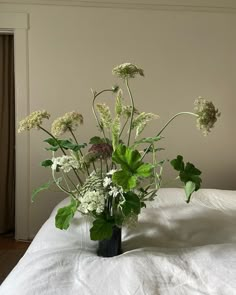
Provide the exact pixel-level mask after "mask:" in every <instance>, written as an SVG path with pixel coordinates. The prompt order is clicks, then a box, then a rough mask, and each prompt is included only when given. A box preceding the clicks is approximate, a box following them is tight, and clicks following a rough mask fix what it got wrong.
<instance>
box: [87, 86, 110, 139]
mask: <svg viewBox="0 0 236 295" xmlns="http://www.w3.org/2000/svg"><path fill="white" fill-rule="evenodd" d="M104 92H113V90H112V89H104V90H102V91H100V92H98V93H95V92H93V90H92V93H93V102H92V111H93V114H94V117H95V119H96V121H97V123H98V127H99V128H100V130H101V132H102V133H103V137H104V139H105V140H106V135H105V132H104V129H103V127H102V125H101V122H100V121H99V118H98V115H97V113H96V111H95V100H96V98H97V97H98V96H99V95H100V94H102V93H104Z"/></svg>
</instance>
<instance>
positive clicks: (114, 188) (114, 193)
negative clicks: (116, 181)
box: [108, 186, 123, 197]
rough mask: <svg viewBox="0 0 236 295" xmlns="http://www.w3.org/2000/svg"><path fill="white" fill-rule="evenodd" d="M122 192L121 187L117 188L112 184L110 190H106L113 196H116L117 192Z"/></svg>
mask: <svg viewBox="0 0 236 295" xmlns="http://www.w3.org/2000/svg"><path fill="white" fill-rule="evenodd" d="M122 193H123V189H122V188H117V187H116V186H112V187H111V189H110V191H109V192H108V194H109V195H110V196H113V197H116V196H118V195H119V194H122Z"/></svg>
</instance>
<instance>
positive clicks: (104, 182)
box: [103, 177, 112, 187]
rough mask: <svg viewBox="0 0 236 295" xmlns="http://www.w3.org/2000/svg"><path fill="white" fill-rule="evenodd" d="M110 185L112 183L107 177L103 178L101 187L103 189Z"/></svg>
mask: <svg viewBox="0 0 236 295" xmlns="http://www.w3.org/2000/svg"><path fill="white" fill-rule="evenodd" d="M111 183H112V181H111V178H109V177H105V178H104V179H103V186H104V187H107V186H109V185H110V184H111Z"/></svg>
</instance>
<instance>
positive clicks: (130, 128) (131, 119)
mask: <svg viewBox="0 0 236 295" xmlns="http://www.w3.org/2000/svg"><path fill="white" fill-rule="evenodd" d="M125 84H126V87H127V90H128V93H129V97H130V101H131V105H132V110H131V117H130V126H129V133H128V143H127V146H129V142H130V136H131V130H132V124H133V117H134V99H133V95H132V92H131V90H130V87H129V80H128V78H126V79H125Z"/></svg>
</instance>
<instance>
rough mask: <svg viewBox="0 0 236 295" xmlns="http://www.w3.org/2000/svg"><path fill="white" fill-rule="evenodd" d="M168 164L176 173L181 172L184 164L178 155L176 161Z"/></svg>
mask: <svg viewBox="0 0 236 295" xmlns="http://www.w3.org/2000/svg"><path fill="white" fill-rule="evenodd" d="M170 164H171V165H172V166H173V167H174V169H175V170H177V171H183V170H184V162H183V157H182V156H180V155H178V156H177V158H176V159H174V160H172V161H170Z"/></svg>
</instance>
